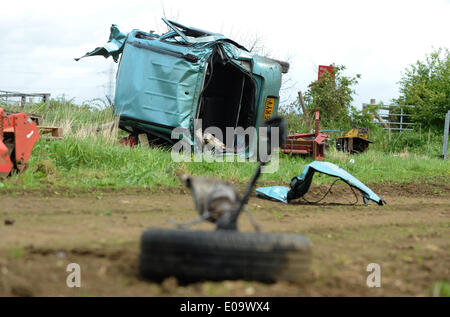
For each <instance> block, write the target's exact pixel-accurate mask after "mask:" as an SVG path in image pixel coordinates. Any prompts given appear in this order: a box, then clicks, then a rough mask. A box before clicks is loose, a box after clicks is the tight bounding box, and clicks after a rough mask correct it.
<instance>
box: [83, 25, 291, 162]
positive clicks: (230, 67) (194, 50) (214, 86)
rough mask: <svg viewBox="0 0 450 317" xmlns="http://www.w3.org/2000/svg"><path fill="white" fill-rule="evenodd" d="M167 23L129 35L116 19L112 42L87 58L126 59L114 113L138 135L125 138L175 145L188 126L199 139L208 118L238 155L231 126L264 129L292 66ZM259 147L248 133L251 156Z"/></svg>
mask: <svg viewBox="0 0 450 317" xmlns="http://www.w3.org/2000/svg"><path fill="white" fill-rule="evenodd" d="M162 20H163V21H164V22H165V23H166V24H167V26H168V27H169V29H170V30H169V31H168V32H167V33H165V34H162V35H157V34H154V33H147V32H144V31H141V30H136V29H135V30H133V31H131V32H130V33H128V34H125V33H122V32H121V31H120V30H119V28H118V27H117V26H116V25H114V24H113V25H112V26H111V34H110V37H109V41H108V43H107V44H106V45H104V46H102V47H98V48H96V49H95V50H93V51H91V52H89V53H87V54H85V55H84V56H83V57H87V56H95V55H101V56H104V57H105V58H107V57H109V56H112V57H113V59H114V61H116V62H117V61H119V58H120V63H119V67H118V72H117V79H116V91H115V99H114V112H115V114H116V115H117V116H120V120H119V127H120V128H121V129H123V130H125V131H127V132H129V133H130V134H131V136H130V137H129V138H128V139H127V140H124V141H123V142H122V143H124V144H137V143H139V137H138V136H139V135H140V134H146V135H147V140H148V142H149V143H156V144H160V143H169V144H174V143H176V142H177V141H178V139H181V138H186V135H184V134H183V135H176V136H175V137H176V140H174V139H173V138H172V131H173V130H174V129H175V128H183V129H185V130H186V131H187V132H188V139H189V141H190V143H191V144H192V142H194V136H195V132H194V124H195V122H194V121H195V120H198V119H201V125H200V128H201V129H202V131H205V130H206V129H207V128H208V127H218V128H219V129H220V130H221V132H222V136H221V137H222V138H220V137H217V136H214V137H216V138H218V139H219V141H221V142H222V143H223V144H225V145H226V146H227V150H228V151H232V152H234V153H236V151H237V150H236V149H237V146H236V143H237V141H236V134H234V135H231V137H230V135H228V136H227V133H226V131H225V130H226V128H227V127H231V128H237V127H242V128H243V129H244V130H245V129H247V128H248V127H255V128H256V129H258V128H259V126H260V125H261V124H262V122H263V121H264V120H265V119H268V118H270V117H272V116H276V114H277V111H278V105H279V99H280V98H279V91H280V87H281V76H282V73H287V72H288V69H289V64H288V63H286V62H282V61H278V60H274V59H270V58H267V57H263V56H259V55H257V54H254V53H252V52H250V51H249V50H247V49H246V48H245V47H243V46H242V45H240V44H238V43H236V42H234V41H232V40H231V39H228V38H226V37H225V36H223V35H221V34H217V33H213V32H209V31H204V30H199V29H196V28H192V27H186V26H184V25H181V24H179V23H177V22H173V21H169V20H167V19H165V18H163V19H162ZM83 57H81V58H83ZM79 59H80V58H77V59H75V60H79ZM209 138H210V139H211V136H209ZM256 147H257V135H256V136H255V137H250V138H246V140H245V146H243V148H244V150H245V152H246V153H247V154H248V155H249V156H252V154H254V153H255V152H256Z"/></svg>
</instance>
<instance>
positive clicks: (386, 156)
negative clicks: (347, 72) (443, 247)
mask: <svg viewBox="0 0 450 317" xmlns="http://www.w3.org/2000/svg"><path fill="white" fill-rule="evenodd" d="M10 109H11V108H10ZM11 110H12V109H11ZM20 110H22V111H26V112H34V113H38V114H41V115H42V116H43V117H44V124H47V125H58V126H65V127H66V128H65V137H64V139H62V140H57V141H47V140H44V139H39V140H38V141H37V143H36V144H35V146H34V149H33V153H32V155H31V158H30V161H29V168H28V169H27V170H26V171H25V172H24V173H22V174H19V175H13V176H12V177H10V178H8V179H6V180H2V181H1V183H0V187H3V188H54V189H55V190H56V189H57V188H85V189H90V188H98V187H99V188H104V187H109V188H116V189H119V188H126V187H130V186H133V187H141V188H156V187H158V186H164V187H173V186H179V185H180V182H179V181H178V179H177V177H176V173H177V172H187V173H191V174H195V175H207V176H212V177H220V178H223V179H228V180H230V181H232V182H233V183H240V184H243V183H245V182H246V181H247V180H248V179H249V177H251V175H252V173H253V171H254V168H255V167H256V163H251V162H232V163H226V162H225V163H220V162H213V163H208V162H200V163H197V162H174V161H173V160H172V158H171V155H170V151H169V150H167V149H163V148H144V147H140V146H137V147H134V148H129V147H124V146H121V145H119V144H118V142H117V141H118V139H119V136H118V135H117V131H113V132H111V131H110V130H106V131H107V132H106V133H105V134H98V133H96V132H95V129H92V127H96V126H97V125H99V124H103V123H107V122H111V121H112V120H113V113H112V111H111V109H97V108H95V107H91V106H88V105H84V106H80V107H79V106H76V105H73V104H71V103H65V104H64V103H57V102H54V101H52V102H51V104H50V107H49V108H45V107H44V105H35V106H29V108H25V109H22V108H20ZM325 128H326V127H321V129H325ZM386 133H387V132H385V131H382V130H381V129H379V130H374V131H371V136H370V138H371V139H372V140H373V141H374V142H375V143H374V144H372V145H371V149H370V150H369V151H367V152H365V153H363V154H360V155H349V154H345V153H342V152H337V151H336V150H334V149H333V147H330V149H329V150H328V151H327V152H326V156H325V160H326V161H330V162H333V163H336V164H338V165H339V166H341V167H342V168H344V169H345V170H347V171H349V172H350V173H351V174H353V175H354V176H355V177H357V178H359V179H360V180H361V181H362V182H365V183H369V184H370V183H374V182H384V183H404V182H416V183H420V182H423V181H427V180H428V181H436V180H438V181H439V182H449V181H450V161H448V160H442V159H440V158H438V155H437V153H438V148H439V146H438V145H439V144H438V143H439V138H438V136H434V135H430V137H428V133H422V134H421V133H420V132H413V133H408V134H407V133H406V132H404V134H403V135H400V134H398V133H396V134H395V135H394V134H392V135H391V136H389V135H387V134H386ZM425 140H426V142H425ZM428 140H429V141H428ZM310 162H312V158H302V157H298V156H291V155H285V154H280V161H279V168H278V170H277V171H276V172H275V173H272V174H263V175H262V177H261V181H266V182H273V183H278V184H288V183H289V181H290V179H291V178H292V177H294V176H297V175H300V174H301V172H302V170H303V168H304V167H305V166H306V165H307V164H308V163H310ZM331 181H332V179H331V178H329V177H326V176H325V177H315V179H314V182H315V183H329V182H331Z"/></svg>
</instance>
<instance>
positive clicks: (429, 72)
mask: <svg viewBox="0 0 450 317" xmlns="http://www.w3.org/2000/svg"><path fill="white" fill-rule="evenodd" d="M396 102H397V103H399V104H400V105H414V106H415V107H414V108H413V109H412V114H413V117H412V118H413V120H414V121H415V122H419V123H421V124H422V126H423V127H425V128H428V127H434V128H439V129H441V128H442V126H443V124H444V118H445V114H446V113H447V111H448V110H449V109H450V52H449V50H448V49H445V50H444V49H438V50H435V51H433V52H432V53H431V54H429V55H427V56H426V58H425V60H424V61H417V62H416V63H415V64H413V65H410V66H409V67H408V68H407V69H406V71H405V73H404V75H403V78H402V79H401V81H400V97H399V98H398V99H397V100H396Z"/></svg>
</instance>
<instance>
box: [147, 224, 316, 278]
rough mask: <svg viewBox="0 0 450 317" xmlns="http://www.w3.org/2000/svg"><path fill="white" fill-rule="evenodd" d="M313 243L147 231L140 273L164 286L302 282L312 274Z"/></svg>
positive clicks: (285, 237) (287, 237)
mask: <svg viewBox="0 0 450 317" xmlns="http://www.w3.org/2000/svg"><path fill="white" fill-rule="evenodd" d="M310 260H311V251H310V243H309V240H308V239H307V238H305V237H303V236H301V235H297V234H267V233H253V232H237V231H226V230H218V231H192V230H170V229H169V230H167V229H148V230H147V231H145V232H144V233H143V235H142V239H141V254H140V260H139V261H140V263H139V270H140V274H141V276H142V277H143V278H145V279H149V280H153V281H157V282H160V281H162V280H163V279H164V278H167V277H172V276H173V277H176V278H177V279H178V280H179V281H180V282H186V283H191V282H197V281H202V280H210V281H221V280H255V281H261V282H269V283H270V282H275V281H281V280H283V281H290V282H300V281H302V280H303V279H304V278H305V277H306V276H307V273H308V271H309V264H310Z"/></svg>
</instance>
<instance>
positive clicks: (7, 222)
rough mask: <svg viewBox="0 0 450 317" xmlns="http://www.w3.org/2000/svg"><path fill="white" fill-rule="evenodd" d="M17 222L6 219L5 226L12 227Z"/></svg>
mask: <svg viewBox="0 0 450 317" xmlns="http://www.w3.org/2000/svg"><path fill="white" fill-rule="evenodd" d="M14 222H16V221H15V220H14V219H5V221H4V224H5V226H11V225H13V224H14Z"/></svg>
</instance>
